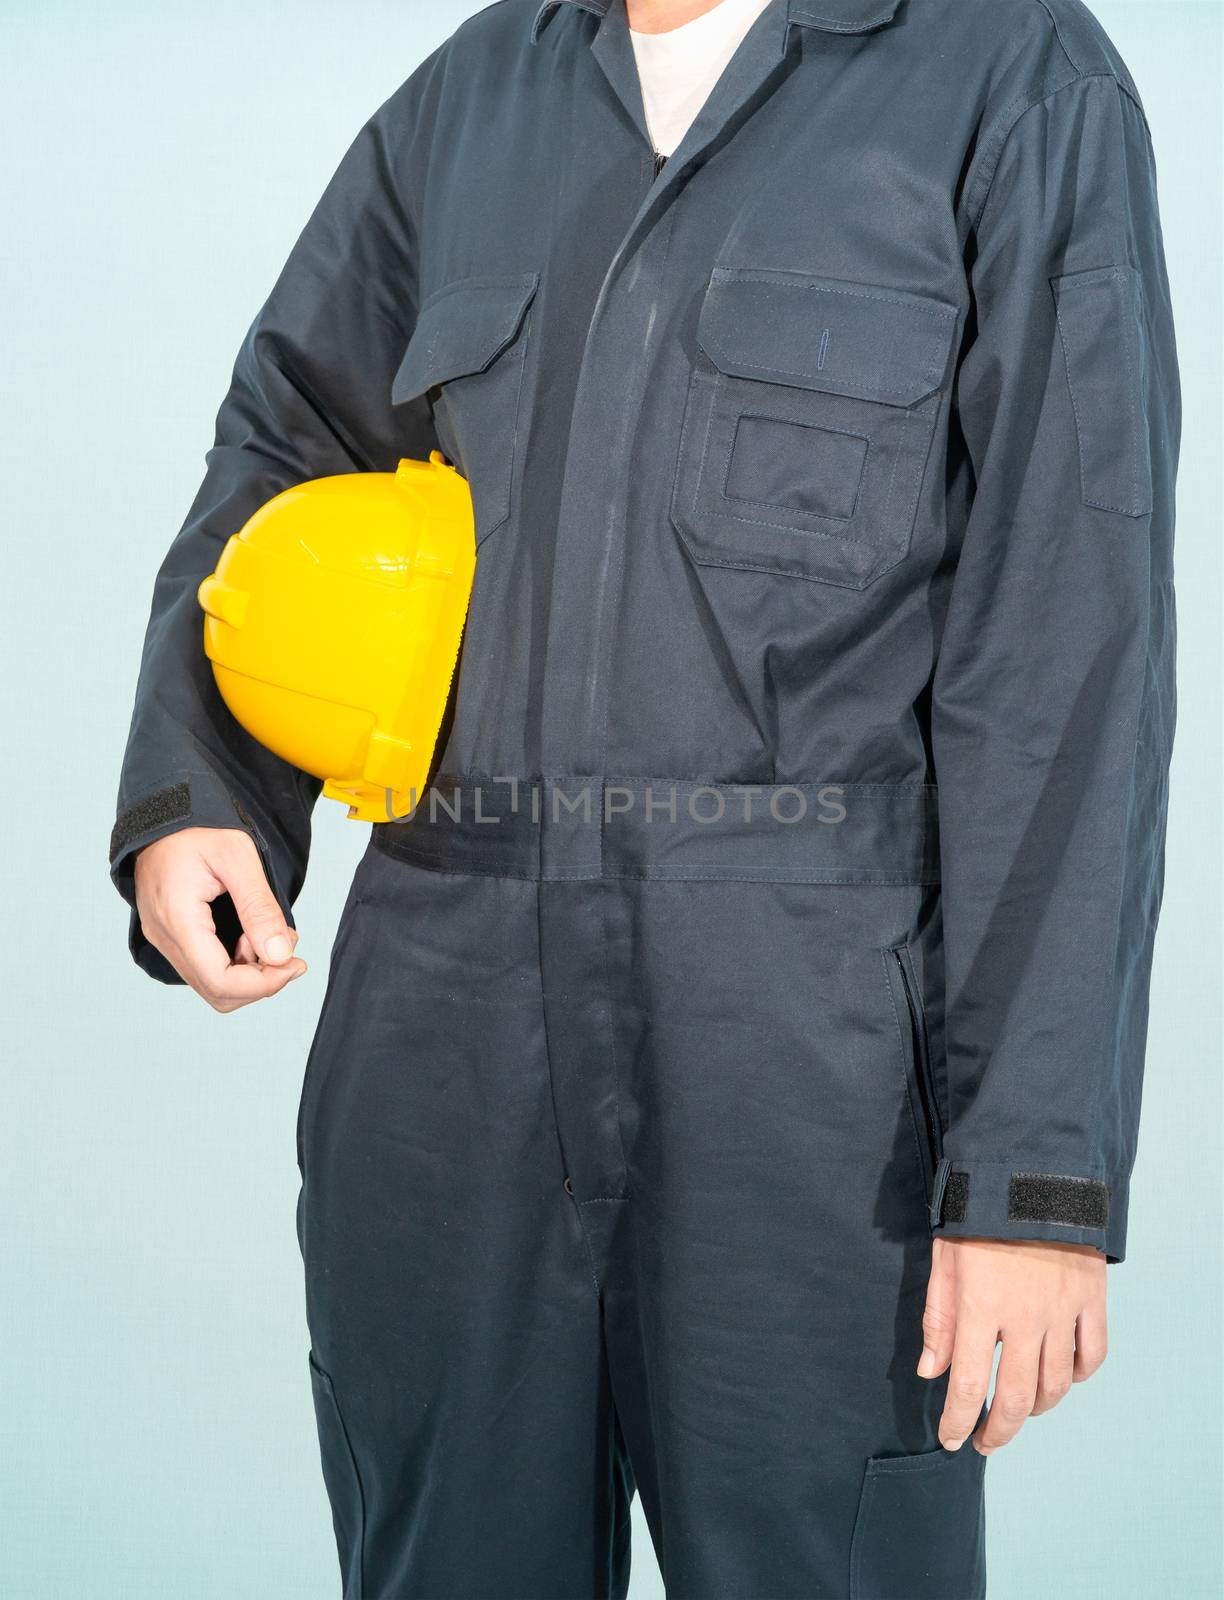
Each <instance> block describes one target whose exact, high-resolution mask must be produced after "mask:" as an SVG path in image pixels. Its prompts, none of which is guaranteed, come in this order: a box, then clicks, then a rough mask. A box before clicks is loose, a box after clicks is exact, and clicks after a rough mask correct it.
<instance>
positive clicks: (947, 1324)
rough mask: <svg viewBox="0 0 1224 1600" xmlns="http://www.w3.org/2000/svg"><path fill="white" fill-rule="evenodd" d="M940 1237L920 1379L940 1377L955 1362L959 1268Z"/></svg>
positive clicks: (933, 1264) (929, 1283)
mask: <svg viewBox="0 0 1224 1600" xmlns="http://www.w3.org/2000/svg"><path fill="white" fill-rule="evenodd" d="M942 1245H943V1241H942V1240H941V1239H936V1240H935V1244H934V1249H933V1250H932V1252H931V1276H930V1278H929V1279H928V1281H927V1297H926V1308H925V1310H924V1311H923V1313H922V1355H921V1357H920V1358H919V1361H918V1376H919V1377H920V1378H937V1377H938V1376H939V1374H940V1373H941V1372H943V1371H944V1369H945V1368H946V1367H948V1366H949V1365H950V1364H951V1361H952V1350H953V1347H954V1345H955V1343H956V1267H955V1261H954V1258H953V1256H952V1252H951V1251H950V1250H946V1249H944V1248H942Z"/></svg>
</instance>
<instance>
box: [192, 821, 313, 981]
mask: <svg viewBox="0 0 1224 1600" xmlns="http://www.w3.org/2000/svg"><path fill="white" fill-rule="evenodd" d="M234 843H235V848H234V849H233V851H232V853H231V852H229V851H227V852H226V856H225V859H224V861H220V862H211V863H210V865H211V866H212V869H213V871H214V872H215V873H216V875H217V877H218V878H219V879H220V881H221V883H222V884H223V885H224V886H225V888H226V890H227V891H228V893H229V897H230V899H231V900H232V901H233V902H234V910H235V911H236V912H237V913H238V920H239V922H241V924H242V931H243V933H244V934H245V935H246V937H247V939H248V940H249V941H250V945H251V948H252V949H253V950H254V952H255V954H256V956H257V957H258V958H259V960H260V961H263V962H266V963H267V964H268V965H269V966H274V967H278V966H283V965H284V963H285V962H286V961H288V960H289V959H290V958H291V957H292V955H293V947H294V945H295V944H296V943H297V936H296V934H295V933H294V932H293V930H292V929H291V928H290V926H289V924H288V923H287V922H286V921H285V915H284V912H283V911H282V910H281V908H280V905H279V904H278V902H277V899H276V896H275V895H274V894H273V893H272V890H271V889H270V888H269V887H268V880H267V878H266V877H265V876H264V870H263V865H262V863H261V862H260V859H259V852H258V851H257V850H256V848H255V845H254V842H253V841H252V840H251V839H249V838H243V839H242V840H241V842H239V841H237V840H235V841H234ZM239 843H241V846H244V847H245V848H242V847H239Z"/></svg>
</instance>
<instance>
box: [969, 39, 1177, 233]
mask: <svg viewBox="0 0 1224 1600" xmlns="http://www.w3.org/2000/svg"><path fill="white" fill-rule="evenodd" d="M1067 59H1068V61H1070V60H1071V58H1070V57H1069V56H1068V57H1067ZM1071 65H1072V66H1073V67H1074V66H1075V63H1074V62H1071ZM1102 78H1104V79H1107V80H1108V81H1109V82H1110V83H1112V84H1113V85H1114V87H1115V88H1116V89H1117V91H1118V93H1119V94H1121V95H1123V96H1124V97H1125V98H1126V99H1127V100H1129V101H1130V102H1131V104H1132V105H1134V106H1135V108H1136V109H1137V110H1138V112H1139V115H1140V116H1141V117H1143V123H1144V127H1145V128H1146V127H1147V118H1146V116H1144V111H1143V107H1142V106H1141V105H1139V103H1138V101H1137V100H1136V99H1135V97H1134V95H1132V94H1130V93H1129V92H1128V90H1127V88H1126V85H1125V84H1124V83H1123V82H1122V81H1121V79H1120V78H1119V77H1118V75H1117V73H1116V72H1111V71H1107V70H1106V71H1100V72H1081V71H1080V70H1079V69H1078V68H1075V76H1074V77H1072V78H1064V79H1063V80H1062V82H1060V83H1053V84H1043V85H1042V86H1041V87H1040V88H1039V89H1037V90H1036V91H1034V92H1032V93H1025V94H1023V95H1020V96H1019V97H1018V98H1017V99H1015V100H1013V101H1012V102H1011V104H1010V105H1008V106H1005V107H1004V109H1003V110H1002V111H1001V112H1000V113H999V115H998V117H996V118H995V122H994V126H993V127H992V129H991V132H990V134H989V137H988V141H987V143H988V146H989V147H993V148H992V150H991V154H990V157H989V159H988V161H987V162H986V164H985V165H984V167H983V169H982V172H980V173H978V174H977V175H975V177H974V178H973V180H972V184H971V188H972V189H973V190H974V191H977V190H980V192H981V198H980V199H978V200H973V199H971V198H970V199H968V200H967V202H966V210H967V212H968V217H969V226H970V229H971V231H976V230H977V228H978V227H979V226H980V224H981V221H982V217H983V215H984V214H985V211H986V206H987V203H988V202H989V200H990V194H991V190H992V188H993V186H994V180H995V176H996V174H997V173H998V170H999V166H1000V164H1001V162H1002V159H1003V152H1004V150H1005V149H1006V148H1007V143H1008V141H1009V139H1010V138H1011V136H1012V134H1013V133H1014V132H1015V130H1016V128H1017V127H1018V125H1019V124H1020V123H1021V122H1022V121H1023V120H1024V118H1025V117H1026V116H1027V115H1028V114H1029V112H1030V111H1035V110H1036V109H1037V107H1038V106H1042V105H1044V104H1045V103H1046V102H1047V101H1048V100H1052V99H1053V98H1054V96H1055V95H1058V94H1061V93H1062V91H1063V90H1064V89H1073V88H1075V87H1076V85H1077V84H1081V83H1092V82H1094V81H1098V80H1100V79H1102ZM1149 131H1150V130H1149Z"/></svg>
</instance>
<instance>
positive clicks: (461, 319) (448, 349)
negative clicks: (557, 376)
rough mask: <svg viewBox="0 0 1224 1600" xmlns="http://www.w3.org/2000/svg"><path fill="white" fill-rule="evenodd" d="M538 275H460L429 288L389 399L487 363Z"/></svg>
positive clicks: (400, 399) (511, 331) (509, 336)
mask: <svg viewBox="0 0 1224 1600" xmlns="http://www.w3.org/2000/svg"><path fill="white" fill-rule="evenodd" d="M539 281H540V275H539V273H538V272H521V273H516V274H514V275H513V276H510V277H500V278H484V277H481V278H461V279H459V280H458V281H457V282H455V283H448V284H446V285H445V286H444V287H443V288H441V289H438V290H436V291H435V292H434V293H433V294H431V295H430V297H429V298H428V300H426V302H425V304H424V305H423V306H422V307H421V311H420V315H419V316H418V317H417V323H416V327H415V328H414V329H413V333H412V338H411V339H409V341H408V348H407V349H406V350H405V351H404V359H403V360H402V361H401V362H400V365H399V370H398V372H397V373H396V374H395V378H394V380H393V382H392V384H391V400H392V403H393V404H395V405H402V404H403V403H404V401H406V400H412V399H414V398H415V397H416V396H417V395H419V394H424V392H425V390H426V389H431V388H433V386H434V385H435V384H439V383H449V382H450V381H451V379H452V378H465V377H467V376H468V375H469V374H471V373H473V372H483V371H484V370H485V368H486V367H488V366H491V365H492V363H493V362H494V361H495V360H496V359H497V357H498V356H499V355H500V354H501V353H502V351H503V350H504V349H505V348H506V346H507V345H508V344H510V343H511V341H512V340H513V339H514V337H515V335H516V334H517V333H518V331H519V324H520V323H521V322H522V320H523V314H524V312H525V311H526V310H527V307H528V306H529V305H530V303H531V299H532V296H533V295H534V294H535V291H536V286H537V284H538V283H539Z"/></svg>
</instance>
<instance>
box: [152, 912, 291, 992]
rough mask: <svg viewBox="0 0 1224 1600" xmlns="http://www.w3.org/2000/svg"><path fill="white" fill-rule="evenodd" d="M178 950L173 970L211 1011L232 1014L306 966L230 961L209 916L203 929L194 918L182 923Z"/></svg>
mask: <svg viewBox="0 0 1224 1600" xmlns="http://www.w3.org/2000/svg"><path fill="white" fill-rule="evenodd" d="M178 946H179V959H178V960H177V961H175V962H174V965H175V967H176V968H177V970H178V971H179V972H180V973H181V974H182V976H183V977H184V978H185V979H186V981H187V982H188V983H189V984H190V985H191V987H192V988H193V989H194V990H195V992H196V993H197V994H198V995H199V996H200V997H201V998H202V999H204V1000H207V1001H208V1003H209V1005H210V1006H212V1007H213V1009H214V1010H215V1011H236V1010H237V1009H238V1007H239V1006H245V1005H250V1003H251V1002H252V1001H253V1000H265V999H267V998H268V996H269V995H273V994H277V993H278V992H279V991H280V990H281V989H283V988H284V987H285V985H286V984H287V983H291V982H292V981H293V979H294V978H297V977H300V976H301V974H302V973H303V972H305V970H306V963H305V962H304V961H299V960H297V959H296V958H295V959H293V960H290V961H286V962H283V963H282V964H280V965H279V966H265V965H252V964H249V963H244V962H240V961H231V960H230V958H229V952H228V951H227V950H226V948H225V946H224V945H223V944H222V943H221V941H220V939H218V938H217V935H216V932H215V930H214V929H213V927H212V918H211V916H210V917H209V918H208V925H207V926H204V925H203V924H202V923H201V922H200V921H198V920H197V919H195V918H192V919H191V920H190V921H189V922H185V923H184V924H183V926H182V927H181V929H180V931H179V937H178Z"/></svg>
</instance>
